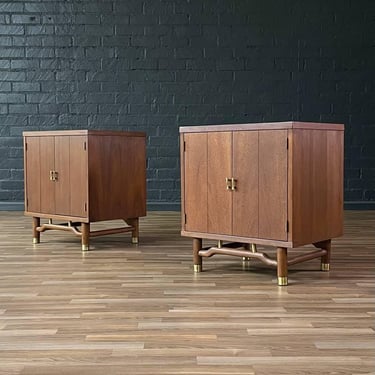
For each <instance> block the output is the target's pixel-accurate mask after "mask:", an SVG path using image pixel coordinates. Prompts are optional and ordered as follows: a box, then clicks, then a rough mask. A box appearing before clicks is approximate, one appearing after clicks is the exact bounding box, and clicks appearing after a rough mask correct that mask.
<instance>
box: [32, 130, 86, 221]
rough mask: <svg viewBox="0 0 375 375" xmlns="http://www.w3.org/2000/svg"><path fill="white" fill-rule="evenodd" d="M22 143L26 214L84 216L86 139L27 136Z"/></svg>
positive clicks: (80, 137) (77, 137)
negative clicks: (24, 152)
mask: <svg viewBox="0 0 375 375" xmlns="http://www.w3.org/2000/svg"><path fill="white" fill-rule="evenodd" d="M25 143H26V144H25V149H26V154H25V168H26V209H27V211H29V212H35V213H42V214H53V215H69V216H77V217H86V216H87V212H88V206H87V202H88V188H87V145H86V137H84V136H41V137H27V138H26V140H25Z"/></svg>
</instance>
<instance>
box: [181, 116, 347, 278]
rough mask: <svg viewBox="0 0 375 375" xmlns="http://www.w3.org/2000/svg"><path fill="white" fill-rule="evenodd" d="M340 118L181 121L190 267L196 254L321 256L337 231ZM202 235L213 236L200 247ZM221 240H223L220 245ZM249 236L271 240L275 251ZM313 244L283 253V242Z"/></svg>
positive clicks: (282, 268) (281, 274)
mask: <svg viewBox="0 0 375 375" xmlns="http://www.w3.org/2000/svg"><path fill="white" fill-rule="evenodd" d="M343 130H344V127H343V125H341V124H320V123H301V122H285V123H266V124H238V125H219V126H195V127H181V128H180V133H181V139H180V141H181V181H182V235H184V236H189V237H193V238H194V241H193V253H194V268H195V270H196V271H200V270H201V268H202V257H204V256H212V255H214V254H217V253H220V254H229V255H236V256H241V257H244V258H245V259H248V258H251V257H253V258H257V259H259V260H262V261H264V262H265V263H267V264H269V265H271V266H275V267H277V272H278V282H279V285H286V284H287V267H288V265H292V264H296V263H299V262H302V261H305V260H310V259H313V258H314V257H321V259H322V269H323V270H328V269H329V255H330V240H331V238H334V237H337V236H340V235H341V234H342V231H343V134H344V132H343ZM202 239H214V240H218V246H217V247H210V248H208V249H202ZM223 241H226V242H228V243H227V244H226V245H224V244H223ZM256 244H260V245H271V246H276V247H277V259H276V260H273V259H271V258H270V257H269V256H268V255H267V254H264V253H261V252H258V251H257V248H256ZM306 244H314V245H315V246H316V247H317V248H318V250H316V251H315V252H309V253H306V254H303V255H301V256H298V257H294V258H293V259H290V260H288V259H287V248H293V247H299V246H302V245H306Z"/></svg>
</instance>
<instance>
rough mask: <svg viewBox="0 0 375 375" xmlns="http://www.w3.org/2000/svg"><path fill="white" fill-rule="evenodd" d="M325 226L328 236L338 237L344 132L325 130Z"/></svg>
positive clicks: (341, 195) (341, 206)
mask: <svg viewBox="0 0 375 375" xmlns="http://www.w3.org/2000/svg"><path fill="white" fill-rule="evenodd" d="M326 178H327V180H326V181H327V182H326V183H327V187H326V189H327V191H326V194H327V227H328V233H327V234H328V238H335V237H339V236H341V235H342V234H343V228H344V218H343V215H344V187H343V181H344V132H342V131H330V132H327V177H326Z"/></svg>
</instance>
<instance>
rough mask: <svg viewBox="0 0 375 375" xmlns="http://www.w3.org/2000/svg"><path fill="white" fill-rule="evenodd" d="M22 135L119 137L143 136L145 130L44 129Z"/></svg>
mask: <svg viewBox="0 0 375 375" xmlns="http://www.w3.org/2000/svg"><path fill="white" fill-rule="evenodd" d="M22 134H23V136H24V137H46V136H57V135H99V136H119V137H145V136H146V133H145V132H128V131H104V130H87V129H81V130H46V131H25V132H23V133H22Z"/></svg>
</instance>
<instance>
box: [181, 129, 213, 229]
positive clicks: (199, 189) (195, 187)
mask: <svg viewBox="0 0 375 375" xmlns="http://www.w3.org/2000/svg"><path fill="white" fill-rule="evenodd" d="M183 139H184V141H185V152H184V158H185V163H184V166H183V170H184V181H185V190H184V196H183V199H184V207H185V212H184V214H186V223H185V229H186V230H190V231H199V232H207V230H208V219H207V206H208V203H207V199H208V197H207V193H208V186H207V178H208V164H207V134H194V133H192V134H186V135H184V137H183ZM182 147H184V145H182ZM183 225H184V224H183Z"/></svg>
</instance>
